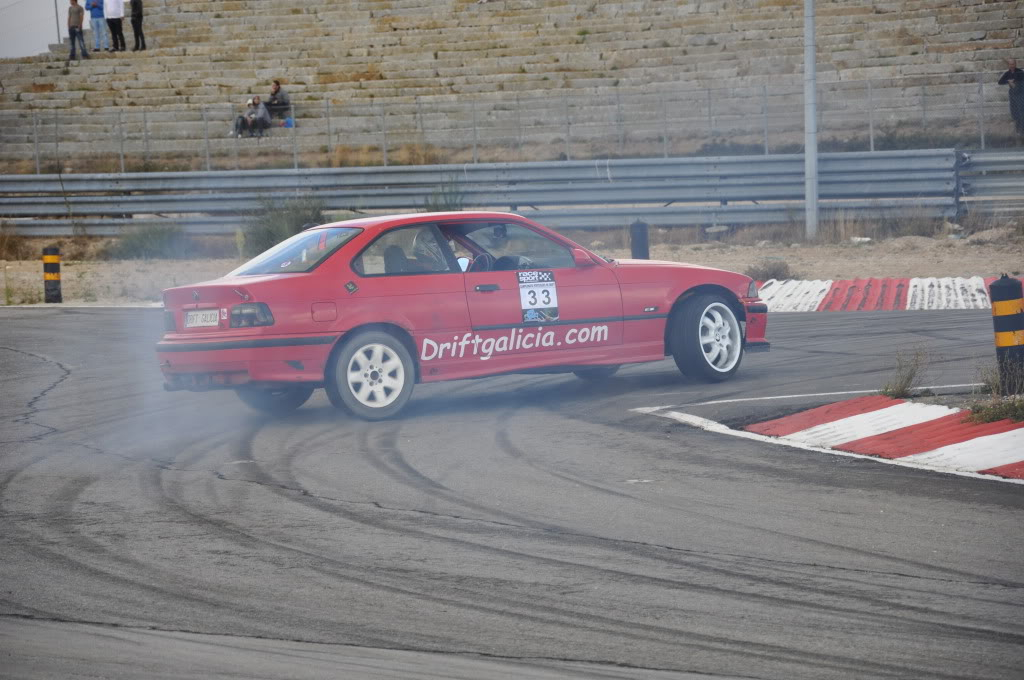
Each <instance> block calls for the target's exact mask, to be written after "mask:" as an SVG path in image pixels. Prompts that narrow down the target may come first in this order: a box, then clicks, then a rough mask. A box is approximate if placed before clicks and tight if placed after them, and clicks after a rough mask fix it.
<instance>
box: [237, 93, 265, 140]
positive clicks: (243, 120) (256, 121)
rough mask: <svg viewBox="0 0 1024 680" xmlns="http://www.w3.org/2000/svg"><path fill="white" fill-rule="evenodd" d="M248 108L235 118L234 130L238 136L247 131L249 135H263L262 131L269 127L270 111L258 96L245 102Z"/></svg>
mask: <svg viewBox="0 0 1024 680" xmlns="http://www.w3.org/2000/svg"><path fill="white" fill-rule="evenodd" d="M245 104H246V106H248V107H249V110H248V111H247V112H246V114H245V115H244V116H239V117H238V118H236V119H235V132H234V134H235V135H237V136H238V137H241V136H242V133H243V132H248V133H249V136H250V137H255V136H257V135H259V136H260V137H262V136H263V131H264V130H266V129H267V128H269V127H270V113H269V112H268V111H267V107H266V105H264V104H263V102H261V101H260V98H259V97H258V96H257V97H253V98H252V99H249V100H247V101H246V102H245Z"/></svg>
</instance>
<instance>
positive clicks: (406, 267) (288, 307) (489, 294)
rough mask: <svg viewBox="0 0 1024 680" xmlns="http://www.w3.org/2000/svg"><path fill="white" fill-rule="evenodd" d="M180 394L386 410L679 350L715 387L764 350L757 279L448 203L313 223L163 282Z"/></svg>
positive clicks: (601, 370)
mask: <svg viewBox="0 0 1024 680" xmlns="http://www.w3.org/2000/svg"><path fill="white" fill-rule="evenodd" d="M164 310H165V311H164V315H165V325H166V333H165V334H164V337H163V339H162V340H161V342H160V343H159V344H158V345H157V356H158V357H159V361H160V368H161V370H162V371H163V374H164V379H165V388H166V389H168V390H193V391H202V390H210V389H233V390H235V391H236V392H237V394H238V396H239V397H241V399H242V401H244V402H245V403H247V404H249V405H250V406H252V407H254V408H257V409H260V410H263V411H268V412H281V411H287V410H291V409H296V408H298V407H299V406H301V405H302V404H303V403H305V401H306V400H307V399H309V396H310V395H311V394H312V392H313V390H314V389H317V388H320V387H323V388H325V389H326V390H327V394H328V396H329V398H330V400H331V402H332V403H333V404H334V405H335V406H338V407H342V406H344V407H346V408H348V409H349V410H350V411H351V412H352V413H354V414H356V415H358V416H361V417H363V418H367V419H372V420H376V419H381V418H387V417H389V416H392V415H394V414H396V413H398V412H399V411H400V410H401V409H402V407H404V406H405V405H406V403H407V402H408V401H409V397H410V396H411V395H412V389H413V385H415V384H416V383H421V382H423V383H427V382H436V381H441V380H458V379H462V378H478V377H481V376H488V375H497V374H501V373H517V372H528V373H555V372H570V371H571V372H573V373H575V374H576V375H577V376H579V377H580V378H583V379H586V380H593V379H601V378H606V377H608V376H610V375H612V374H613V373H615V371H616V370H617V369H618V367H619V365H621V364H630V363H640V362H645V361H658V360H661V359H663V358H664V357H665V356H667V355H671V356H672V357H673V358H674V359H675V362H676V365H677V366H678V367H679V370H680V371H682V372H683V373H684V374H685V375H687V376H690V377H692V378H696V379H699V380H705V381H720V380H725V379H727V378H730V377H731V376H732V375H733V374H735V373H736V371H737V369H738V368H739V366H740V362H741V360H742V359H743V354H744V352H752V351H767V350H768V348H769V344H768V342H767V341H766V340H765V326H766V323H767V311H768V310H767V307H766V305H765V304H763V303H762V302H761V301H760V299H758V297H757V288H756V286H755V284H754V282H753V281H752V280H751V279H750V277H748V276H744V275H742V274H736V273H733V272H728V271H724V270H720V269H712V268H710V267H698V266H694V265H686V264H679V263H675V262H656V261H649V260H608V259H605V258H602V257H600V256H599V255H597V254H595V253H592V252H590V251H589V250H587V249H586V248H583V247H582V246H580V245H578V244H576V243H573V242H572V241H570V240H569V239H567V238H565V237H563V236H560V235H559V234H557V233H555V232H553V231H551V230H549V229H547V228H545V227H542V226H541V225H539V224H537V223H535V222H532V221H531V220H528V219H526V218H524V217H520V216H518V215H513V214H509V213H496V212H450V213H419V214H411V215H393V216H387V217H368V218H364V219H357V220H349V221H346V222H336V223H333V224H325V225H322V226H318V227H313V228H311V229H307V230H306V231H303V232H301V233H299V234H296V235H295V236H293V237H291V238H289V239H287V240H286V241H283V242H281V243H279V244H278V245H276V246H274V247H273V248H271V249H270V250H268V251H266V252H265V253H263V254H262V255H259V256H258V257H256V258H254V259H253V260H250V261H249V262H246V263H245V264H243V265H242V266H241V267H239V268H238V269H236V270H234V271H233V272H231V273H229V274H227V275H226V276H224V277H223V278H220V279H217V280H215V281H208V282H206V283H199V284H195V285H192V286H181V287H178V288H169V289H167V290H165V291H164Z"/></svg>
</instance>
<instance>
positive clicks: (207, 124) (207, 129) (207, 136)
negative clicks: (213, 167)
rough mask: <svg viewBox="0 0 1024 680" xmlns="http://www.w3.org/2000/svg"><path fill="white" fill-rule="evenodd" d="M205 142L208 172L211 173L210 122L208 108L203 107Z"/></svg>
mask: <svg viewBox="0 0 1024 680" xmlns="http://www.w3.org/2000/svg"><path fill="white" fill-rule="evenodd" d="M203 142H204V143H205V149H206V171H207V172H209V171H210V121H209V119H208V118H207V117H206V106H205V105H204V106H203Z"/></svg>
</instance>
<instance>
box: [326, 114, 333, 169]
mask: <svg viewBox="0 0 1024 680" xmlns="http://www.w3.org/2000/svg"><path fill="white" fill-rule="evenodd" d="M324 109H325V115H326V116H327V166H328V167H330V165H331V152H332V151H333V147H334V131H333V130H332V129H331V98H330V97H328V98H327V99H325V100H324Z"/></svg>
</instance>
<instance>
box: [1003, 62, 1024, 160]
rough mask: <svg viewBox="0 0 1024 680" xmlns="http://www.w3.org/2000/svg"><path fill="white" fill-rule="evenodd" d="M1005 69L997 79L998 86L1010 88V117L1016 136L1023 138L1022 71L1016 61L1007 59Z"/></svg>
mask: <svg viewBox="0 0 1024 680" xmlns="http://www.w3.org/2000/svg"><path fill="white" fill-rule="evenodd" d="M1006 67H1007V69H1009V70H1007V72H1006V73H1004V74H1003V75H1002V77H1001V78H1000V79H999V84H1000V85H1009V86H1010V92H1009V94H1010V117H1011V118H1013V124H1014V125H1015V126H1016V127H1017V134H1018V135H1019V136H1024V70H1021V69H1019V68H1017V60H1016V59H1007V60H1006ZM1018 142H1019V140H1018Z"/></svg>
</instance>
